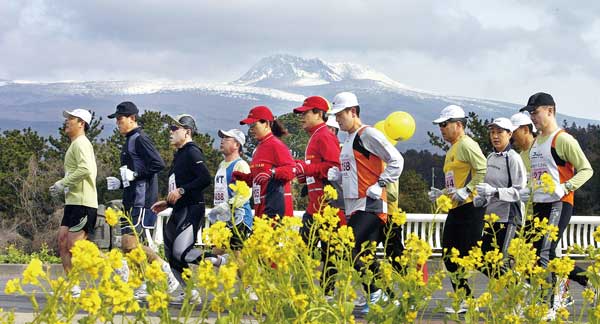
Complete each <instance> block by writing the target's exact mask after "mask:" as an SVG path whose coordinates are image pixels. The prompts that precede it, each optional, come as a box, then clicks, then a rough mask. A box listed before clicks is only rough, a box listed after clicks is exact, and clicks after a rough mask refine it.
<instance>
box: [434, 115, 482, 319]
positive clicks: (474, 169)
mask: <svg viewBox="0 0 600 324" xmlns="http://www.w3.org/2000/svg"><path fill="white" fill-rule="evenodd" d="M433 123H434V124H437V125H438V126H439V128H440V132H441V133H442V137H443V138H444V140H445V141H447V142H449V143H450V144H452V146H451V147H450V149H449V150H448V152H446V159H445V161H444V174H445V178H446V188H445V189H444V191H442V190H439V189H436V188H431V191H430V192H429V197H430V199H431V200H432V201H435V200H436V199H437V198H438V197H439V196H440V195H442V194H444V193H445V194H448V195H450V197H452V208H451V209H450V210H449V211H448V216H447V217H446V223H445V224H444V233H443V234H442V248H443V250H444V251H445V252H444V255H443V259H444V264H445V265H446V269H447V270H448V272H450V274H451V275H452V274H455V273H456V271H457V270H458V265H457V264H456V263H454V262H451V261H450V256H449V254H450V251H451V250H452V248H456V249H457V250H458V251H459V252H460V255H461V256H465V255H468V253H469V250H471V248H472V247H474V246H476V245H477V241H478V240H480V239H481V233H482V230H483V213H484V209H483V208H480V207H479V208H478V207H475V206H473V202H472V200H473V194H472V192H473V191H474V190H475V185H476V184H478V183H480V182H482V181H483V178H484V176H485V170H486V161H485V156H483V153H482V152H481V148H479V145H478V144H477V142H475V141H474V140H473V139H471V137H469V136H468V135H466V134H465V128H466V126H467V116H466V115H465V112H464V110H463V109H462V108H461V107H459V106H456V105H450V106H447V107H446V108H444V109H443V110H442V112H441V114H440V118H438V119H436V120H434V121H433ZM469 178H470V179H471V180H470V181H468V179H469ZM467 181H468V182H467ZM451 277H452V276H451ZM452 288H454V290H457V289H461V288H462V289H464V290H465V293H466V295H467V296H471V295H472V292H471V288H470V287H469V284H468V281H467V279H464V278H460V279H458V280H456V278H452ZM466 311H467V305H466V302H465V301H462V302H461V304H460V307H459V308H458V309H453V308H452V307H446V312H447V313H465V312H466Z"/></svg>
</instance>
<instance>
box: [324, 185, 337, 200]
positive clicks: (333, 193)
mask: <svg viewBox="0 0 600 324" xmlns="http://www.w3.org/2000/svg"><path fill="white" fill-rule="evenodd" d="M323 198H324V199H326V200H337V199H338V192H337V190H335V188H334V187H333V186H332V185H326V186H325V188H323Z"/></svg>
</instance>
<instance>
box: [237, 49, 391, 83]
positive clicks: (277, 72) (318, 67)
mask: <svg viewBox="0 0 600 324" xmlns="http://www.w3.org/2000/svg"><path fill="white" fill-rule="evenodd" d="M364 79H367V80H374V81H379V82H382V83H385V84H388V85H395V86H402V85H400V84H399V83H397V82H395V81H393V80H392V79H390V78H389V77H387V76H386V75H384V74H382V73H379V72H376V71H374V70H371V69H370V68H368V67H364V66H361V65H358V64H353V63H327V62H324V61H323V60H321V59H319V58H312V59H305V58H302V57H298V56H294V55H289V54H276V55H272V56H268V57H265V58H263V59H261V60H260V61H259V62H258V63H256V64H255V65H254V66H253V67H252V68H250V70H249V71H248V72H246V73H245V74H244V75H243V76H242V77H241V78H239V79H238V80H236V81H234V82H232V83H233V84H236V85H252V86H260V87H272V88H288V87H303V86H315V85H323V84H329V83H333V82H339V81H344V80H364Z"/></svg>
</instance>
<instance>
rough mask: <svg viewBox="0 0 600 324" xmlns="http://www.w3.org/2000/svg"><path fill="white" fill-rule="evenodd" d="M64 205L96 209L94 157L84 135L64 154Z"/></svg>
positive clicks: (90, 144) (92, 150)
mask: <svg viewBox="0 0 600 324" xmlns="http://www.w3.org/2000/svg"><path fill="white" fill-rule="evenodd" d="M64 166H65V177H64V178H63V180H62V181H63V185H64V186H65V204H66V205H80V206H86V207H91V208H98V194H97V192H96V173H97V172H98V170H97V169H96V156H95V155H94V148H93V147H92V143H90V140H88V138H87V137H85V135H81V136H79V137H77V138H76V139H75V140H74V141H73V142H71V145H69V148H68V149H67V153H66V154H65V162H64Z"/></svg>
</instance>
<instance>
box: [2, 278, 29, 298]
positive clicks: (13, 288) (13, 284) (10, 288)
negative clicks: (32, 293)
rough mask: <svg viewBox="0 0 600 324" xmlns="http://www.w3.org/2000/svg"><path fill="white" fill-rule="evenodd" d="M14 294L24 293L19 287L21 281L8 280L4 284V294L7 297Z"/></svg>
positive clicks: (17, 279)
mask: <svg viewBox="0 0 600 324" xmlns="http://www.w3.org/2000/svg"><path fill="white" fill-rule="evenodd" d="M16 292H18V293H21V294H23V293H25V292H24V291H23V288H22V287H21V281H20V280H19V278H14V279H10V280H9V281H7V282H6V287H4V293H5V294H7V295H12V294H14V293H16Z"/></svg>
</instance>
